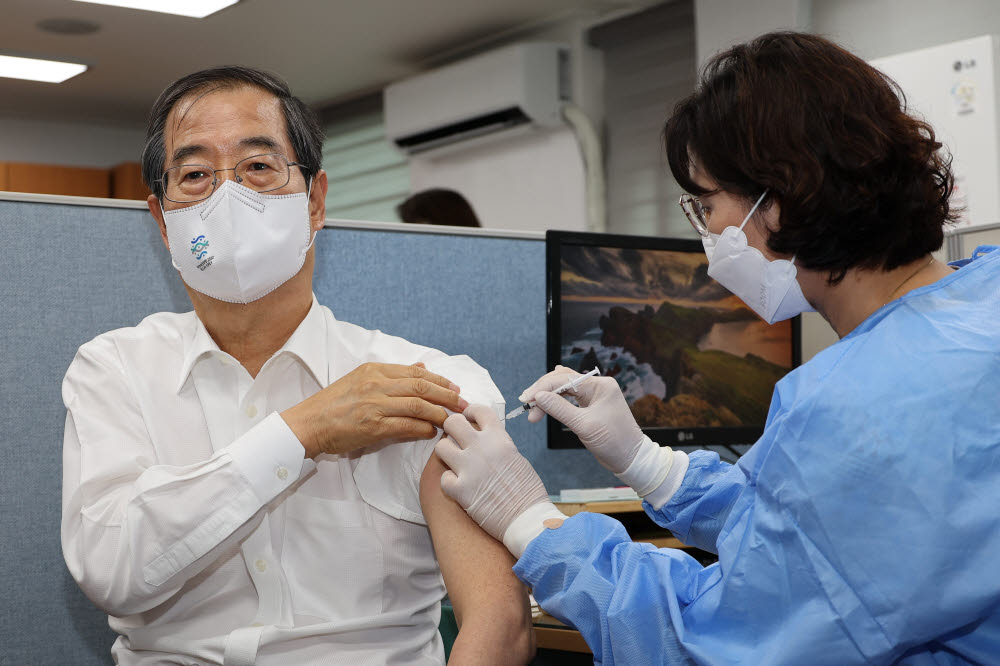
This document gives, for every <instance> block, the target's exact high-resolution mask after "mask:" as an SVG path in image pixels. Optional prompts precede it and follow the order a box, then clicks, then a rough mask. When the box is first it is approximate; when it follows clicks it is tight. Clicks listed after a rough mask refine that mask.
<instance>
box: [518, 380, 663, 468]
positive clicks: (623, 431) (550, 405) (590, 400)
mask: <svg viewBox="0 0 1000 666" xmlns="http://www.w3.org/2000/svg"><path fill="white" fill-rule="evenodd" d="M579 376H580V373H578V372H573V371H572V370H570V369H569V368H564V367H562V366H558V367H556V369H555V370H553V371H552V372H550V373H549V374H547V375H545V376H544V377H542V378H541V379H539V380H538V381H537V382H535V383H534V384H532V386H531V388H529V389H528V390H526V391H525V392H524V393H522V394H521V397H520V398H519V399H520V400H523V401H524V402H530V401H531V400H534V401H535V405H536V409H532V410H531V412H530V413H529V414H528V420H529V421H532V422H535V421H539V420H541V418H542V414H541V412H543V411H544V412H545V413H546V414H548V415H549V416H551V417H553V418H554V419H555V420H557V421H559V422H561V423H562V424H563V425H565V426H566V427H567V428H569V429H570V430H572V431H573V432H575V433H576V435H577V437H579V438H580V441H581V442H583V445H584V446H586V447H587V448H588V449H589V450H590V452H591V453H593V454H594V457H595V458H597V461H598V462H599V463H601V464H602V465H604V466H605V467H607V468H608V469H609V470H611V471H612V472H614V473H615V474H620V473H621V472H624V471H625V470H626V469H628V466H629V465H631V464H632V461H633V460H635V456H636V453H638V452H639V445H640V444H642V441H643V439H644V438H645V436H644V435H643V434H642V430H640V429H639V426H638V424H636V422H635V418H634V417H633V416H632V410H630V409H629V407H628V403H626V402H625V396H624V395H622V392H621V389H619V388H618V382H616V381H615V380H614V379H613V378H611V377H590V378H588V379H585V380H584V381H583V382H582V383H581V384H580V385H579V386H578V387H577V388H576V389H571V390H570V391H567V392H566V393H563V394H562V395H556V394H555V393H551V391H552V390H553V389H557V388H559V387H560V386H562V385H563V384H565V383H566V382H568V381H570V380H572V379H575V378H576V377H579ZM566 395H571V396H573V397H574V398H576V401H577V402H578V403H579V404H580V406H579V407H574V406H573V405H572V404H571V403H570V402H569V401H568V400H566V399H565V398H564V397H563V396H566Z"/></svg>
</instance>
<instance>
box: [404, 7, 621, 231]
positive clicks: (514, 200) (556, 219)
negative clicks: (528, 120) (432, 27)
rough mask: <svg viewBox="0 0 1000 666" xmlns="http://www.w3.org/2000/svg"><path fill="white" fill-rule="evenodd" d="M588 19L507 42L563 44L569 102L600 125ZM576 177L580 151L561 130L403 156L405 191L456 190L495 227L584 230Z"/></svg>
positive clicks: (596, 61) (591, 16)
mask: <svg viewBox="0 0 1000 666" xmlns="http://www.w3.org/2000/svg"><path fill="white" fill-rule="evenodd" d="M596 20H597V15H596V14H595V13H591V12H579V13H577V14H574V15H573V16H571V17H568V18H566V19H564V20H562V21H559V22H558V23H556V24H553V25H550V26H547V27H545V28H544V29H539V30H535V31H532V32H529V33H523V34H520V35H517V37H516V38H514V39H512V40H509V41H532V40H536V41H557V42H562V43H564V44H566V45H568V46H569V49H570V80H571V88H572V95H573V101H574V102H575V103H576V104H577V105H578V106H580V107H581V108H582V109H583V110H584V112H585V113H586V114H587V115H588V117H589V118H590V119H591V121H592V122H593V123H594V124H595V126H597V127H600V123H601V122H602V119H603V113H604V109H603V76H604V72H603V66H602V60H601V57H600V53H599V52H598V51H597V50H595V49H593V48H591V47H590V46H588V45H587V44H586V39H585V36H586V30H587V28H588V27H589V26H590V25H592V24H593V23H594V21H596ZM494 46H499V45H494ZM482 50H489V49H488V48H484V49H482ZM584 178H585V174H584V166H583V160H582V158H581V156H580V150H579V148H578V147H577V143H576V139H575V137H574V135H573V133H572V132H571V131H570V130H568V129H556V130H545V131H543V130H535V131H531V132H529V133H515V134H513V135H510V136H509V137H508V136H507V135H503V136H500V137H498V138H494V139H492V140H486V141H484V142H483V143H481V144H475V145H473V146H471V147H469V148H463V149H459V150H448V151H442V152H434V153H431V154H430V155H428V156H417V157H414V158H411V160H410V188H411V191H412V192H419V191H420V190H424V189H427V188H430V187H444V188H449V189H453V190H457V191H458V192H461V193H462V194H463V195H464V196H465V198H466V199H468V200H469V202H470V203H471V204H472V207H473V208H474V209H475V211H476V214H477V216H478V217H479V219H480V221H481V222H482V224H483V226H485V227H493V228H499V229H517V230H533V231H543V230H545V229H568V230H583V229H586V225H587V219H586V200H585V196H586V187H585V182H584Z"/></svg>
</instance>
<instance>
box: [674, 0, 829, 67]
mask: <svg viewBox="0 0 1000 666" xmlns="http://www.w3.org/2000/svg"><path fill="white" fill-rule="evenodd" d="M810 6H811V3H810V2H809V0H753V1H752V2H749V1H744V0H695V3H694V23H695V42H696V44H697V47H696V48H697V55H698V61H697V62H698V68H699V70H700V69H701V67H702V65H704V64H705V62H706V61H707V60H708V59H709V58H710V57H711V56H712V54H714V53H715V52H717V51H721V50H722V49H725V48H728V47H730V46H733V45H734V44H739V43H740V42H745V41H747V40H749V39H752V38H754V37H756V36H757V35H760V34H763V33H765V32H770V31H772V30H807V29H808V28H809V16H810V8H811V7H810Z"/></svg>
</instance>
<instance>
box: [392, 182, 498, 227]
mask: <svg viewBox="0 0 1000 666" xmlns="http://www.w3.org/2000/svg"><path fill="white" fill-rule="evenodd" d="M396 213H397V214H398V215H399V219H400V220H402V221H403V222H408V223H410V224H442V225H447V226H452V227H481V226H483V225H481V224H480V223H479V218H478V217H476V211H474V210H473V209H472V205H471V204H470V203H469V202H468V201H467V200H466V199H465V197H463V196H462V195H461V194H459V193H458V192H456V191H455V190H446V189H442V188H433V189H430V190H423V191H420V192H417V193H416V194H412V195H410V196H409V197H408V198H407V199H406V200H405V201H404V202H403V203H401V204H399V205H398V206H396Z"/></svg>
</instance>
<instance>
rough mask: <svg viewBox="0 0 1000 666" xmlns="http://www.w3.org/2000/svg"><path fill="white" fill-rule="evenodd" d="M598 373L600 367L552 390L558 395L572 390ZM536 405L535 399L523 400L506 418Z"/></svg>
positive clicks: (510, 417)
mask: <svg viewBox="0 0 1000 666" xmlns="http://www.w3.org/2000/svg"><path fill="white" fill-rule="evenodd" d="M596 374H598V369H597V368H594V369H593V370H591V371H590V372H588V373H586V374H583V375H580V376H579V377H576V378H575V379H573V380H571V381H568V382H566V383H565V384H563V385H562V386H560V387H559V388H557V389H556V390H554V391H552V392H553V393H555V394H557V395H558V394H560V393H565V392H566V391H572V390H573V389H575V388H576V387H577V386H579V385H580V384H581V383H582V382H583V380H584V379H586V378H587V377H593V376H594V375H596ZM534 406H535V401H534V400H532V401H531V402H522V403H521V404H520V406H519V407H518V408H517V409H515V410H513V411H511V413H510V414H508V415H507V418H506V419H504V420H505V421H506V420H509V419H512V418H514V417H515V416H520V415H521V414H523V413H524V412H526V411H528V410H529V409H531V408H532V407H534Z"/></svg>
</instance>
